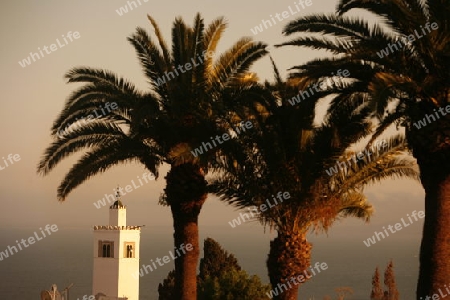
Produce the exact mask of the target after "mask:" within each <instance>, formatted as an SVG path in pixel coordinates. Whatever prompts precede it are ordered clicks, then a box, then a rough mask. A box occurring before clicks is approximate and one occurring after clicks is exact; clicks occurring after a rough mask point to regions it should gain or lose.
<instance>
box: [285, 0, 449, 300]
mask: <svg viewBox="0 0 450 300" xmlns="http://www.w3.org/2000/svg"><path fill="white" fill-rule="evenodd" d="M354 8H360V9H363V10H365V11H367V12H370V13H373V14H375V15H376V16H378V17H379V20H380V22H379V23H378V24H375V25H373V26H370V25H369V23H368V22H366V21H364V20H361V19H360V18H358V19H357V18H352V17H347V16H345V14H346V13H347V12H348V11H350V10H352V9H354ZM337 12H338V14H337V15H332V14H331V15H312V16H306V17H302V18H300V19H298V20H295V21H292V22H291V23H289V24H288V25H287V26H286V27H285V28H284V31H283V33H284V34H286V35H291V34H293V33H306V35H302V36H300V37H297V38H295V39H293V40H291V41H288V42H286V43H283V44H282V45H296V46H305V47H310V48H314V49H323V50H328V51H330V52H332V53H333V54H334V56H333V57H331V58H324V59H316V60H313V61H311V62H308V63H306V64H305V65H303V66H295V67H294V68H293V70H294V71H293V73H292V74H291V76H292V77H293V78H308V81H309V82H308V83H315V84H317V83H318V82H320V81H322V80H327V79H329V77H330V76H331V73H336V72H337V70H339V69H341V70H345V69H347V70H348V72H349V73H350V76H349V78H348V79H347V80H343V81H342V82H341V84H338V85H334V86H328V89H329V92H331V93H332V92H333V91H334V92H336V91H339V92H342V93H349V94H359V95H360V96H363V97H365V100H366V101H368V103H369V107H371V109H372V111H373V114H374V115H375V116H376V117H377V118H378V120H379V124H378V126H377V128H376V133H375V134H374V137H377V136H378V135H379V134H380V133H382V132H383V131H384V130H385V129H386V128H388V127H390V126H391V125H396V126H401V127H404V128H405V132H406V138H407V141H408V145H409V147H410V148H411V150H412V153H413V155H414V157H415V158H416V159H417V163H418V165H419V167H420V173H421V181H422V185H423V187H424V189H425V194H426V196H425V212H426V217H425V223H424V228H423V237H422V243H421V249H420V252H421V254H420V271H419V280H418V286H417V299H420V298H421V297H422V298H425V297H426V296H427V295H433V294H435V293H437V292H438V290H439V288H442V286H444V284H447V283H448V278H449V277H450V244H449V243H448V242H447V241H448V240H450V205H449V204H448V203H447V202H448V201H447V199H448V198H449V197H450V160H449V154H450V151H449V145H450V144H449V142H448V140H449V138H450V133H449V131H448V130H447V128H448V127H449V125H450V116H448V115H447V112H446V110H445V109H446V108H447V107H448V103H449V101H450V97H449V95H450V94H449V87H450V75H449V72H448V70H449V67H450V43H449V42H450V31H449V28H450V23H449V22H450V21H449V19H448V15H449V13H450V4H449V2H448V1H445V0H436V1H427V0H424V1H422V0H411V1H403V0H398V1H397V0H396V1H387V0H381V1H375V0H341V1H340V3H339V5H338V8H337ZM318 34H319V35H318ZM302 81H303V82H306V81H305V80H304V79H303V80H302ZM346 99H352V98H351V97H348V98H346ZM337 100H340V99H337ZM338 105H340V102H339V101H335V102H333V104H332V106H331V108H332V109H333V108H334V107H335V106H338ZM438 111H439V112H438ZM418 121H420V123H419V122H418Z"/></svg>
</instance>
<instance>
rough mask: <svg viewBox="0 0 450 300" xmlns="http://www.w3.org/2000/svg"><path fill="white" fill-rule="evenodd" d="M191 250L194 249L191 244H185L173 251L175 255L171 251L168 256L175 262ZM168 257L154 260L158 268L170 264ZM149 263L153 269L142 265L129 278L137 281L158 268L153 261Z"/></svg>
mask: <svg viewBox="0 0 450 300" xmlns="http://www.w3.org/2000/svg"><path fill="white" fill-rule="evenodd" d="M193 249H194V247H193V246H192V244H186V245H184V244H181V245H180V249H175V252H176V255H174V254H173V252H172V251H169V255H170V257H171V258H172V259H173V260H175V259H177V258H178V257H180V256H181V255H183V254H186V251H192V250H193ZM178 250H180V251H181V252H183V254H181V253H180V251H178ZM169 255H165V256H163V258H162V259H161V258H159V257H157V258H156V259H155V260H156V262H157V263H158V265H159V266H160V267H162V266H164V265H165V264H168V263H169V262H170V257H169ZM161 260H162V263H161ZM150 261H151V263H152V266H153V268H152V266H151V265H142V268H140V269H139V272H135V273H133V274H131V276H133V278H134V279H138V275H139V276H140V277H142V276H144V275H146V274H148V273H150V272H153V270H156V269H157V268H158V267H157V266H156V264H155V262H154V261H153V259H151V260H150ZM148 270H150V271H148ZM144 272H145V274H144Z"/></svg>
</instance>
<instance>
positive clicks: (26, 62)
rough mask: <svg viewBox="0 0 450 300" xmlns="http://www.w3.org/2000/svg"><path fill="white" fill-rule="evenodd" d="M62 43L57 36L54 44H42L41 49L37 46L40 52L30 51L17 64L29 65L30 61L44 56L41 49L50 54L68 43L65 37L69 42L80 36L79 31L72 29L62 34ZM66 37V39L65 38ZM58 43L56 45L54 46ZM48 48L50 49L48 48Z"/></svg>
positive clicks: (23, 66)
mask: <svg viewBox="0 0 450 300" xmlns="http://www.w3.org/2000/svg"><path fill="white" fill-rule="evenodd" d="M62 37H63V40H64V43H61V42H60V40H59V38H57V39H56V44H51V45H50V47H47V46H44V47H42V48H43V49H41V47H38V52H39V53H40V54H41V55H39V53H36V52H30V55H29V56H27V58H24V59H22V61H19V65H20V66H21V67H22V68H25V67H26V66H29V65H31V63H32V61H31V60H33V62H35V61H36V60H37V59H38V60H39V59H41V58H43V57H44V53H43V52H42V50H44V51H45V53H46V54H50V53H52V52H55V51H56V50H58V49H61V48H62V47H65V46H66V45H68V44H69V42H68V41H67V39H69V40H70V42H73V41H74V39H75V40H78V39H79V38H80V33H79V32H78V31H74V32H73V33H72V31H69V32H68V33H67V36H65V35H64V34H63V35H62ZM66 38H67V39H66ZM57 44H58V46H56V45H57ZM48 49H50V51H49V50H48Z"/></svg>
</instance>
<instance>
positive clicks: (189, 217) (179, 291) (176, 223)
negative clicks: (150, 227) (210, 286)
mask: <svg viewBox="0 0 450 300" xmlns="http://www.w3.org/2000/svg"><path fill="white" fill-rule="evenodd" d="M166 182H167V184H166V188H165V192H166V195H167V202H168V204H169V205H170V208H171V211H172V217H173V228H174V234H173V237H174V242H175V253H177V258H176V259H175V295H176V298H175V299H176V300H197V264H198V260H199V256H200V247H199V241H198V216H199V214H200V210H201V209H202V206H203V203H205V200H206V197H207V195H208V194H207V192H206V186H207V182H206V180H205V176H204V174H203V172H202V171H201V169H200V168H199V167H198V166H195V165H192V164H182V165H178V166H173V167H172V168H171V170H170V172H169V173H168V174H167V176H166ZM183 246H184V247H183ZM183 248H184V249H187V250H186V251H183V250H181V249H183ZM189 249H191V250H189ZM178 253H179V254H178Z"/></svg>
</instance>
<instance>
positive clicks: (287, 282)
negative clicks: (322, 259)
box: [267, 231, 311, 300]
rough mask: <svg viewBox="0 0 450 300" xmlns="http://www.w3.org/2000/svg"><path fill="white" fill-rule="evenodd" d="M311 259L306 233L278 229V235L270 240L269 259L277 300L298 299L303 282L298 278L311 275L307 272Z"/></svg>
mask: <svg viewBox="0 0 450 300" xmlns="http://www.w3.org/2000/svg"><path fill="white" fill-rule="evenodd" d="M310 261H311V244H310V243H309V242H308V241H307V240H306V233H296V232H281V231H278V236H277V237H276V238H275V239H274V240H273V241H271V242H270V252H269V256H268V259H267V268H268V270H269V278H270V283H271V284H272V290H273V291H276V293H274V295H275V297H274V299H275V300H297V295H298V287H299V284H300V283H301V282H300V281H299V280H298V278H299V276H300V275H303V278H304V280H305V281H306V280H307V279H309V278H310V277H311V276H310V274H309V273H308V272H307V268H308V267H309V266H310ZM276 294H278V295H276Z"/></svg>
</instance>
